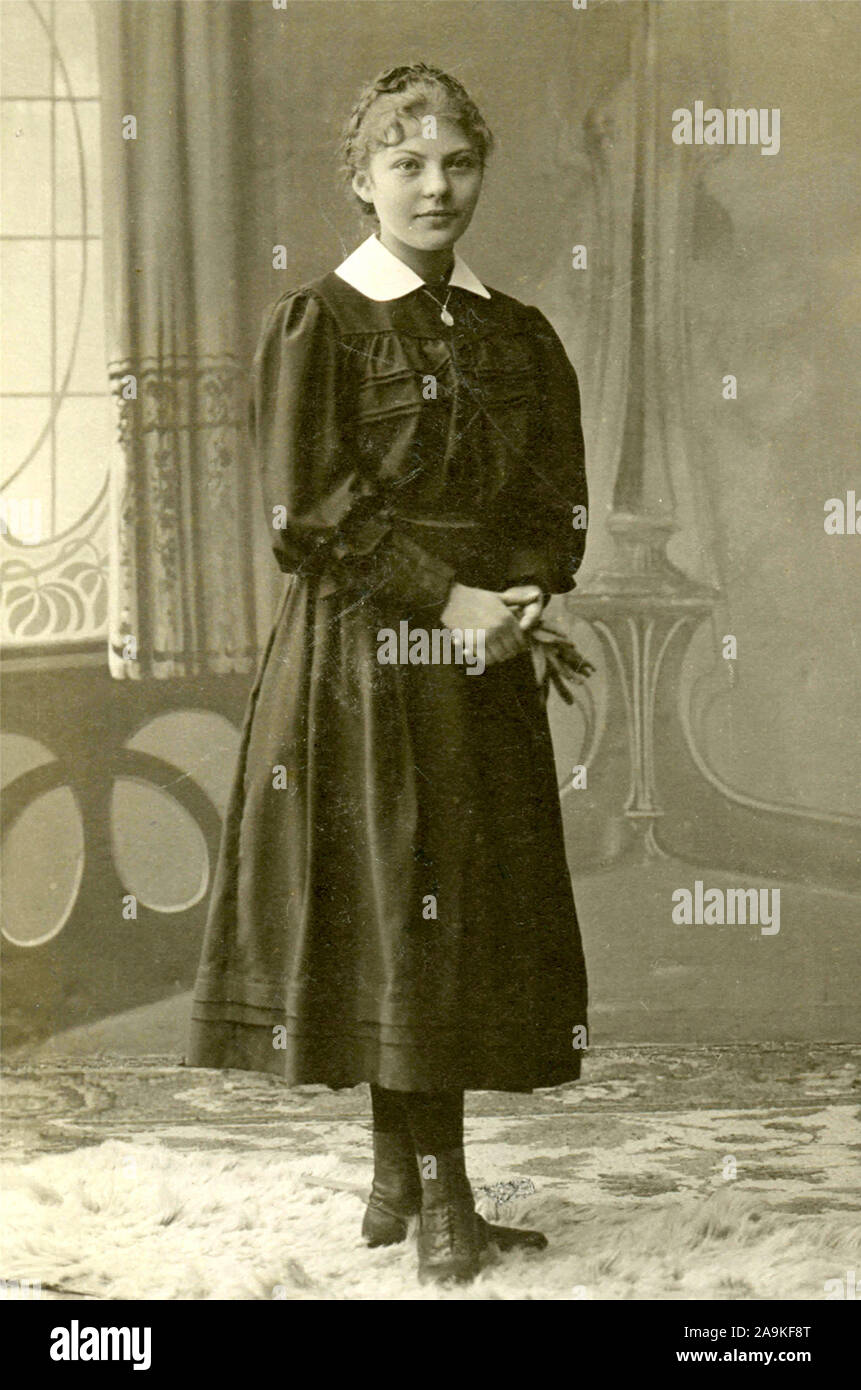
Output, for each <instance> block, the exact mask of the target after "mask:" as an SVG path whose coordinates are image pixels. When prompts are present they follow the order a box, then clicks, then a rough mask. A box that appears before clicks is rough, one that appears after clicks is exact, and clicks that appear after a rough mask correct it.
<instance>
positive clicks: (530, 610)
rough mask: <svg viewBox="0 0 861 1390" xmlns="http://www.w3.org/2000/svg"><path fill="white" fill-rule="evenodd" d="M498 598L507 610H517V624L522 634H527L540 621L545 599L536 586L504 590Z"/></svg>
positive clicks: (522, 585) (517, 586) (530, 585)
mask: <svg viewBox="0 0 861 1390" xmlns="http://www.w3.org/2000/svg"><path fill="white" fill-rule="evenodd" d="M499 597H500V598H501V599H502V602H503V603H507V604H508V607H509V608H515V609H517V610H518V622H519V624H520V628H521V630H522V631H523V632H529V630H530V628H533V627H535V624H536V623H537V622H538V621H539V620H540V618H541V613H542V610H543V608H544V604H545V598H544V595H543V594H542V592H541V590H540V589H539V587H538V585H537V584H518V585H516V586H515V587H514V588H512V589H506V590H505V591H504V592H503V593H501V594H500V595H499Z"/></svg>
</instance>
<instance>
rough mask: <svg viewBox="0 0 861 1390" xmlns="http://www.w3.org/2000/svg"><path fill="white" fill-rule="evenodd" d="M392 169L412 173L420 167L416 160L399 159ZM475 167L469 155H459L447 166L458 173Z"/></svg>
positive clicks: (476, 165) (474, 162)
mask: <svg viewBox="0 0 861 1390" xmlns="http://www.w3.org/2000/svg"><path fill="white" fill-rule="evenodd" d="M394 167H395V168H396V169H402V170H404V172H406V173H412V172H414V171H415V170H416V169H419V168H420V167H421V166H420V164H419V162H418V160H416V159H400V160H398V162H397V164H395V166H394ZM477 167H478V164H477V161H476V160H475V159H473V158H472V157H471V156H470V155H461V156H460V157H459V158H458V159H455V160H452V162H451V164H450V165H449V168H450V169H457V170H459V171H468V170H471V169H476V168H477Z"/></svg>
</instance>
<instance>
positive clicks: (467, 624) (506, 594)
mask: <svg viewBox="0 0 861 1390" xmlns="http://www.w3.org/2000/svg"><path fill="white" fill-rule="evenodd" d="M545 601H546V600H545V597H544V595H543V594H542V592H541V590H540V589H539V587H538V585H537V584H518V585H516V586H515V587H513V588H511V589H505V590H504V591H503V592H502V593H495V592H494V591H493V590H492V589H473V588H471V587H470V586H469V585H468V584H458V583H456V582H455V583H454V584H453V585H452V586H451V590H450V592H449V596H448V599H447V600H446V605H445V608H444V609H443V610H442V614H441V618H442V622H443V623H444V625H445V626H446V627H447V628H449V629H451V630H452V631H459V632H461V633H466V634H468V633H469V632H470V631H471V632H473V633H474V632H476V631H481V630H483V631H484V660H485V664H486V665H487V666H492V665H494V664H495V663H496V662H498V661H507V660H508V659H509V658H510V657H512V656H519V654H520V653H521V652H523V651H525V650H526V646H527V643H526V636H525V634H526V633H527V632H529V630H530V628H533V627H535V625H536V623H537V622H538V621H539V619H540V617H541V612H542V609H543V607H544V604H545ZM465 640H466V641H468V640H469V638H468V636H467V637H466V638H465Z"/></svg>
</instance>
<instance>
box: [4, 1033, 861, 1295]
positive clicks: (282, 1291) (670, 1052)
mask: <svg viewBox="0 0 861 1390" xmlns="http://www.w3.org/2000/svg"><path fill="white" fill-rule="evenodd" d="M47 1054H48V1055H46V1053H45V1050H43V1052H42V1054H40V1055H39V1056H31V1057H30V1058H28V1060H27V1061H26V1062H25V1061H21V1060H18V1061H15V1060H13V1061H12V1062H11V1063H10V1064H9V1066H8V1067H7V1070H6V1076H5V1082H4V1088H3V1089H4V1095H5V1104H4V1108H5V1123H4V1126H3V1149H4V1157H3V1165H2V1167H3V1171H2V1178H0V1181H2V1188H3V1193H4V1208H5V1211H4V1216H3V1227H4V1231H5V1240H4V1249H3V1254H2V1268H0V1278H2V1279H5V1280H6V1281H7V1285H8V1281H10V1280H23V1279H28V1280H38V1281H39V1282H40V1283H41V1286H42V1296H43V1297H45V1298H56V1299H62V1298H80V1297H81V1296H85V1297H89V1298H93V1299H112V1298H121V1299H285V1300H315V1299H325V1300H330V1299H335V1300H340V1299H351V1300H353V1299H355V1300H367V1299H388V1300H392V1299H408V1300H413V1299H421V1300H438V1299H458V1300H464V1299H471V1300H475V1299H478V1300H490V1299H502V1300H523V1299H528V1300H548V1299H550V1300H572V1299H573V1300H589V1299H614V1300H615V1299H691V1300H695V1299H712V1298H716V1299H727V1300H733V1299H737V1300H756V1299H810V1300H817V1299H826V1298H833V1297H837V1296H840V1290H841V1289H844V1288H845V1289H847V1291H848V1296H849V1297H855V1293H856V1290H855V1282H854V1281H855V1279H856V1278H857V1280H858V1284H859V1286H861V1180H859V1178H861V1124H859V1120H861V1047H853V1046H848V1045H846V1046H842V1045H827V1044H820V1045H803V1044H787V1045H768V1046H744V1047H700V1048H684V1047H669V1046H651V1047H606V1048H596V1049H594V1050H593V1051H592V1052H590V1053H589V1054H588V1056H587V1058H586V1061H585V1064H584V1077H583V1080H582V1081H581V1082H579V1083H577V1084H575V1085H571V1086H563V1087H559V1088H557V1089H554V1090H548V1091H540V1092H536V1093H534V1094H533V1095H531V1096H514V1095H507V1094H497V1093H490V1092H488V1093H473V1094H470V1095H469V1096H468V1103H467V1138H468V1162H469V1168H470V1174H471V1178H472V1182H473V1187H474V1189H475V1192H476V1197H477V1199H478V1206H479V1210H480V1211H481V1212H482V1214H483V1215H485V1216H486V1217H488V1218H489V1219H491V1220H498V1221H500V1222H501V1223H502V1224H505V1225H529V1226H535V1227H539V1228H540V1229H541V1230H543V1231H544V1232H545V1233H546V1234H547V1236H548V1237H549V1240H550V1245H549V1248H548V1249H547V1250H546V1251H544V1252H543V1253H540V1254H534V1253H530V1254H528V1255H527V1254H523V1253H519V1254H516V1255H506V1256H496V1257H494V1258H493V1260H492V1262H491V1263H489V1264H488V1265H487V1267H486V1268H485V1269H483V1271H482V1273H481V1274H480V1276H479V1277H478V1279H477V1280H476V1281H475V1283H473V1284H472V1285H470V1286H468V1287H465V1288H453V1289H438V1288H434V1287H430V1288H427V1287H423V1286H421V1285H420V1284H419V1283H418V1280H417V1277H416V1250H415V1240H414V1237H411V1238H408V1240H407V1241H406V1243H405V1244H403V1245H401V1246H397V1247H394V1248H390V1249H385V1250H368V1249H366V1248H365V1247H364V1245H363V1243H362V1241H361V1238H360V1234H359V1227H360V1224H361V1219H362V1212H363V1208H364V1201H365V1199H366V1196H367V1192H368V1188H369V1184H370V1180H371V1161H370V1143H371V1139H370V1122H369V1099H368V1094H367V1090H366V1088H364V1087H359V1088H357V1089H356V1090H352V1091H342V1092H330V1091H327V1090H325V1089H323V1088H319V1087H305V1088H302V1089H300V1090H288V1089H287V1088H286V1087H284V1086H283V1085H282V1084H281V1083H280V1082H279V1081H277V1080H275V1079H271V1078H268V1077H265V1076H261V1075H258V1074H253V1073H241V1072H206V1071H197V1070H190V1069H186V1068H184V1067H182V1066H179V1065H177V1064H176V1057H175V1056H174V1057H172V1058H148V1059H145V1060H142V1059H140V1058H129V1057H120V1056H116V1055H114V1056H111V1055H103V1056H101V1057H94V1056H86V1057H75V1056H70V1057H66V1058H62V1057H57V1056H53V1055H50V1054H51V1048H50V1047H49V1048H48V1049H47ZM0 1287H2V1286H0Z"/></svg>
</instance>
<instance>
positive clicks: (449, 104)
mask: <svg viewBox="0 0 861 1390" xmlns="http://www.w3.org/2000/svg"><path fill="white" fill-rule="evenodd" d="M418 112H421V113H423V114H424V113H430V114H433V115H435V116H447V117H448V118H449V120H452V121H456V122H457V124H458V125H460V126H461V127H462V128H463V130H464V133H465V134H466V135H467V137H468V138H469V140H470V142H471V144H472V145H473V147H474V148H475V151H476V153H477V154H478V156H479V158H480V159H481V163H482V166H483V165H484V164H486V162H487V160H488V158H489V156H490V153H491V151H492V149H493V135H492V134H491V131H490V127H489V126H488V124H487V122H486V121H485V119H484V117H483V116H482V114H481V112H480V111H479V109H478V107H477V106H476V104H475V102H474V101H473V100H472V98H471V97H470V95H469V93H468V92H467V90H466V88H465V87H464V86H462V84H461V83H460V82H458V80H457V78H456V77H452V76H451V75H450V74H449V73H447V72H443V71H442V69H441V68H435V67H431V66H430V65H429V64H428V63H410V64H408V65H406V66H403V67H396V68H386V69H385V71H384V72H381V73H379V74H378V75H377V76H376V77H375V78H374V80H373V81H372V82H369V83H368V84H367V85H366V86H365V87H364V88H363V89H362V91H361V93H360V95H359V99H358V101H357V102H356V104H355V106H354V107H353V109H352V111H351V112H350V115H349V117H348V119H347V123H346V125H345V126H344V130H343V133H342V135H341V142H340V154H341V174H342V176H343V178H344V180H345V182H346V183H347V185H348V187H350V191H351V193H352V197H353V199H354V201H355V202H356V203H357V204H358V206H359V207H360V208H361V210H362V212H363V213H365V214H366V215H368V216H373V215H374V205H373V203H368V202H366V201H365V199H364V198H360V197H359V195H358V193H356V192H355V190H354V189H352V187H351V185H352V181H353V176H354V175H355V174H356V173H357V172H358V171H359V170H360V169H367V167H368V163H369V161H370V158H371V155H372V154H373V153H374V151H375V150H379V149H383V148H384V147H385V146H386V145H396V144H399V143H400V142H401V141H402V140H403V139H404V138H405V134H406V132H405V130H404V121H409V120H416V119H418V116H417V113H418Z"/></svg>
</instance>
